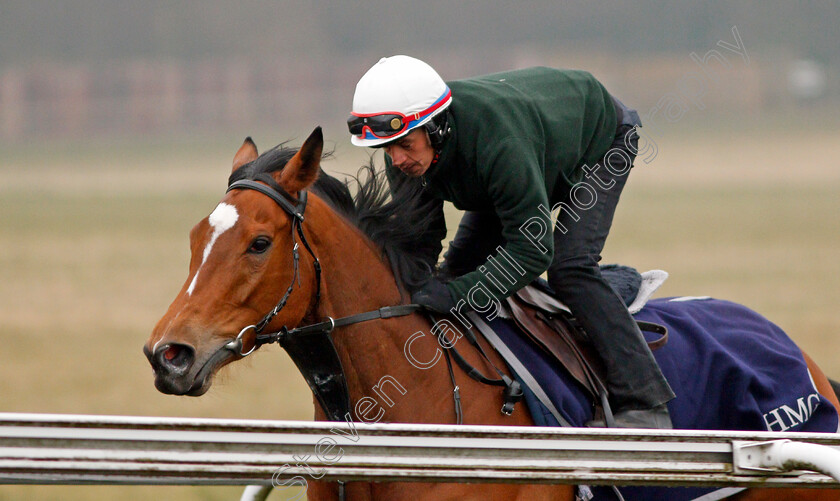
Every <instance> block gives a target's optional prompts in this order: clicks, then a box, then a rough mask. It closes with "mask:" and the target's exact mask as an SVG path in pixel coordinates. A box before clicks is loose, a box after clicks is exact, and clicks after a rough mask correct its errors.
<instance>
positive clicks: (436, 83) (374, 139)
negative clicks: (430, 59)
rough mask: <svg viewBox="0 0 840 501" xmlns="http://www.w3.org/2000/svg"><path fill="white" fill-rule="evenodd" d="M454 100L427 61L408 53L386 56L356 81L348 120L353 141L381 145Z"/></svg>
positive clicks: (430, 116)
mask: <svg viewBox="0 0 840 501" xmlns="http://www.w3.org/2000/svg"><path fill="white" fill-rule="evenodd" d="M450 103H452V92H451V91H450V90H449V86H448V85H446V82H444V81H443V79H442V78H440V75H438V74H437V72H436V71H435V70H434V69H433V68H432V67H431V66H429V65H428V64H426V63H424V62H423V61H421V60H419V59H415V58H413V57H409V56H391V57H383V58H382V59H380V60H379V62H378V63H376V64H374V65H373V67H372V68H371V69H369V70H368V71H367V73H365V74H364V75H363V76H362V78H361V79H360V80H359V83H358V84H356V93H355V94H354V95H353V111H352V112H351V113H350V118H348V119H347V127H348V128H349V129H350V134H351V137H350V142H352V143H353V144H355V145H356V146H380V145H382V144H384V143H388V142H390V141H393V140H395V139H398V138H400V137H402V136H404V135H406V134H408V133H409V132H410V131H411V130H412V129H415V128H417V127H420V126H422V125H424V124H426V123H427V122H428V121H429V120H431V119H432V118H433V117H434V116H435V115H437V114H438V113H440V112H442V111H443V110H445V109H446V107H447V106H449V105H450Z"/></svg>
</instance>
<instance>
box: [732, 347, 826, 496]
mask: <svg viewBox="0 0 840 501" xmlns="http://www.w3.org/2000/svg"><path fill="white" fill-rule="evenodd" d="M802 356H803V357H804V358H805V363H806V364H808V370H809V371H811V377H813V378H814V384H815V385H816V387H817V391H819V392H820V395H822V396H824V397H825V398H826V399H828V401H829V402H831V403H832V405H834V409H835V410H840V401H838V400H837V395H836V394H835V393H834V389H833V388H832V387H831V383H830V382H829V380H828V378H827V377H826V375H825V374H824V373H823V371H822V369H820V368H819V367H818V366H817V364H816V363H815V362H814V361H813V360H812V359H811V357H809V356H808V355H807V354H806V353H805V352H802ZM733 499H736V500H737V501H799V500H808V501H838V500H840V490H836V489H835V490H828V489H749V490H747V491H744V492H743V493H742V494H740V495H738V496H736V497H735V498H733Z"/></svg>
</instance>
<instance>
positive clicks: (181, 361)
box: [155, 344, 194, 372]
mask: <svg viewBox="0 0 840 501" xmlns="http://www.w3.org/2000/svg"><path fill="white" fill-rule="evenodd" d="M193 359H194V351H193V349H192V348H191V347H189V346H187V345H185V344H170V345H166V346H161V347H160V348H158V350H157V353H156V354H155V360H156V361H157V362H158V364H159V366H160V367H163V368H165V369H167V370H168V371H170V372H173V371H174V372H182V371H185V370H186V369H188V368H189V367H190V365H192V362H193Z"/></svg>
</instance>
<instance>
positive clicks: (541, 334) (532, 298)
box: [506, 282, 668, 402]
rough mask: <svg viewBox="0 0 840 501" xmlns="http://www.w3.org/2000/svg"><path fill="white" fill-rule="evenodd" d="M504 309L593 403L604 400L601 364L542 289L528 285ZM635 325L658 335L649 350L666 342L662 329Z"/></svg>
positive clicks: (563, 308) (563, 309)
mask: <svg viewBox="0 0 840 501" xmlns="http://www.w3.org/2000/svg"><path fill="white" fill-rule="evenodd" d="M660 283H661V282H660ZM657 287H658V285H657ZM648 295H649V294H648ZM625 299H627V298H626V297H625ZM629 302H633V301H632V300H631V301H629ZM506 306H507V310H508V312H509V314H510V317H511V318H512V319H513V321H514V322H515V323H516V325H517V327H519V329H520V330H521V331H522V333H523V334H524V335H525V336H527V337H528V338H529V339H530V340H531V342H533V343H534V345H536V346H538V347H539V348H540V349H541V350H542V351H543V352H545V354H547V355H548V356H549V357H550V358H551V359H553V360H555V361H556V362H557V363H558V364H559V365H560V366H561V367H563V368H564V369H565V370H566V371H567V372H568V373H569V374H570V375H571V376H572V377H573V378H574V379H575V380H576V381H577V382H578V383H579V384H580V385H581V387H582V388H584V389H585V390H586V391H587V392H588V393H589V394H590V396H591V397H592V399H593V400H594V401H595V402H602V401H604V400H605V398H606V397H607V396H608V393H607V388H606V384H605V382H606V369H605V367H604V363H603V361H602V360H601V358H600V356H599V355H598V353H597V352H596V351H595V350H594V348H593V347H592V346H591V345H590V343H589V342H588V340H587V339H586V332H585V331H584V330H583V328H582V327H581V326H580V325H578V323H577V322H576V321H575V318H574V316H573V315H572V313H571V311H570V310H569V308H568V307H566V305H564V304H563V303H561V302H560V301H558V300H557V298H555V297H554V296H552V295H551V294H549V293H548V292H547V291H546V290H545V286H544V285H541V286H538V285H535V284H531V285H528V286H526V287H524V288H523V289H521V290H520V291H518V292H517V293H516V294H514V295H513V296H510V297H509V298H507V299H506ZM638 324H639V327H640V328H641V329H642V330H645V331H651V332H655V333H657V334H659V336H660V337H659V338H658V339H656V340H655V341H652V342H649V343H648V346H650V348H651V350H655V349H658V348H660V347H662V346H663V345H664V344H665V343H666V342H667V340H668V331H667V329H666V328H665V327H663V326H660V325H657V324H651V323H647V322H638Z"/></svg>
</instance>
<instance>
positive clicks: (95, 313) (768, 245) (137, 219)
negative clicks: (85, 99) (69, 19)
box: [0, 121, 840, 500]
mask: <svg viewBox="0 0 840 501" xmlns="http://www.w3.org/2000/svg"><path fill="white" fill-rule="evenodd" d="M738 123H739V124H741V125H732V124H725V123H719V124H717V125H715V126H704V125H702V124H694V125H692V124H680V127H675V128H673V130H668V131H667V133H664V134H663V135H662V136H661V137H658V138H657V143H658V145H659V148H660V151H659V155H658V156H657V158H656V159H655V160H654V161H653V162H651V163H650V164H645V163H643V162H639V164H638V166H637V168H636V169H635V170H634V172H633V174H632V176H631V179H630V181H629V184H628V187H627V189H626V191H625V194H624V200H623V201H622V203H621V204H620V206H619V212H618V214H617V217H616V221H615V224H614V229H613V233H612V236H611V238H610V240H609V241H608V244H607V249H606V250H605V256H604V261H605V262H621V263H624V264H629V265H632V266H635V267H638V268H640V269H650V268H661V269H665V270H667V271H668V272H670V274H671V278H670V279H669V281H668V282H667V283H666V285H665V286H664V287H663V289H662V290H661V291H660V294H659V295H662V296H665V295H712V296H716V297H720V298H725V299H730V300H733V301H736V302H740V303H744V304H746V305H748V306H750V307H752V308H754V309H756V310H758V311H759V312H761V313H763V314H764V315H766V316H767V317H769V318H770V319H772V320H774V321H775V322H777V323H778V324H779V325H781V326H782V327H783V328H784V329H785V330H786V331H787V332H788V333H789V334H790V335H791V337H793V338H794V339H795V340H796V341H797V342H799V343H800V345H802V346H803V347H804V348H805V349H806V350H807V351H808V352H809V353H810V354H811V355H813V356H814V358H815V359H816V360H817V362H818V363H819V364H820V365H821V366H822V367H823V368H824V369H825V370H826V372H828V373H829V374H832V375H834V376H835V377H840V355H838V351H840V350H838V348H840V314H838V305H840V287H838V283H837V282H838V278H840V260H838V259H837V255H838V253H840V220H838V214H840V196H838V193H840V165H838V161H837V158H840V145H838V142H837V139H836V136H837V132H838V131H840V124H838V123H836V122H833V123H828V124H820V125H819V126H808V125H805V124H800V125H797V126H796V127H795V128H792V129H788V130H784V131H782V130H781V128H780V127H779V126H776V128H772V127H770V126H769V125H767V124H764V123H760V122H758V121H757V122H756V123H748V124H746V125H744V124H743V122H738ZM782 132H783V133H782ZM255 139H256V140H257V142H258V144H262V145H263V146H264V147H265V146H268V145H269V143H272V144H273V143H274V142H277V140H280V139H282V138H272V137H262V138H261V137H259V136H255ZM328 139H332V140H336V141H341V142H343V140H344V138H343V137H341V138H328ZM342 144H343V143H342ZM238 145H239V139H238V138H224V139H223V140H220V141H213V142H210V141H204V142H201V141H195V140H193V141H190V142H184V143H176V142H171V141H170V142H166V143H154V142H146V143H143V144H127V143H120V144H85V145H69V144H64V145H51V146H48V147H40V148H39V147H36V146H34V145H24V146H20V145H18V146H8V145H7V146H5V147H3V150H4V151H3V153H2V154H0V179H2V182H0V204H1V205H0V276H1V277H2V280H0V343H2V346H3V347H4V348H3V350H2V351H0V398H2V400H0V402H2V403H0V411H3V412H54V413H102V414H137V415H162V416H203V417H242V418H245V417H247V418H271V419H309V418H310V417H311V414H312V400H311V397H310V395H309V392H308V390H307V389H306V387H305V385H304V383H303V382H302V380H301V378H300V377H299V375H298V374H297V372H296V370H295V369H294V367H293V366H292V364H291V362H290V361H289V360H288V358H287V357H286V356H285V355H284V354H283V353H282V352H281V350H280V349H279V348H276V347H269V348H267V349H264V350H261V352H260V353H258V354H257V355H256V356H254V357H252V359H249V360H247V361H243V362H240V363H238V364H236V366H235V367H232V368H231V369H229V370H227V371H226V372H225V373H224V374H223V375H222V377H221V378H220V379H218V380H217V382H216V384H215V385H214V387H213V389H212V390H211V391H210V392H209V393H208V394H207V395H205V396H204V397H201V398H198V399H194V398H188V397H172V396H164V395H161V394H159V393H158V392H157V391H156V390H155V388H154V386H153V379H152V373H151V370H150V368H149V366H148V363H147V362H146V360H145V358H144V357H143V355H142V353H141V346H142V344H143V343H144V342H145V340H146V338H147V337H148V335H149V332H150V330H151V328H152V326H153V325H154V324H155V322H156V320H157V319H158V318H159V317H160V316H161V315H162V314H163V312H164V311H165V309H166V307H167V305H168V304H169V302H170V301H171V300H172V298H173V297H174V295H175V293H176V292H177V291H178V289H179V288H180V287H181V284H182V282H183V280H184V279H185V278H186V273H187V262H188V245H187V242H188V240H187V235H188V232H189V230H190V228H191V227H192V225H193V224H194V223H195V222H197V221H198V220H199V219H200V218H202V217H204V216H206V215H207V214H208V213H209V212H210V211H211V210H212V209H213V207H214V206H215V204H216V201H217V200H218V199H219V198H220V197H221V195H222V194H223V191H224V187H225V182H226V178H227V174H228V171H229V165H230V159H231V158H232V156H233V153H234V152H235V150H236V148H237V147H238ZM363 158H364V157H363V156H362V155H361V154H360V153H359V152H358V151H354V150H352V149H351V147H350V146H343V145H342V146H340V147H339V148H338V150H337V152H336V159H334V160H331V161H329V162H328V163H326V164H325V165H324V168H325V169H326V170H328V171H331V172H346V171H353V170H355V168H356V166H358V165H359V164H360V163H361V162H362V161H363ZM449 216H450V220H451V221H456V220H457V218H458V214H456V213H454V212H452V213H451V214H449ZM453 227H454V225H453ZM278 466H279V465H278ZM240 492H241V489H239V488H165V487H155V488H147V487H120V488H117V487H72V488H66V487H60V488H56V487H10V486H3V487H0V500H6V499H9V500H11V499H38V500H41V499H63V500H75V499H99V498H102V499H105V498H115V497H117V498H120V499H126V500H133V499H137V500H139V499H149V498H152V497H155V498H158V499H170V498H176V497H177V498H178V499H184V500H199V499H201V500H216V499H219V500H221V499H235V498H237V496H238V495H239V493H240Z"/></svg>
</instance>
